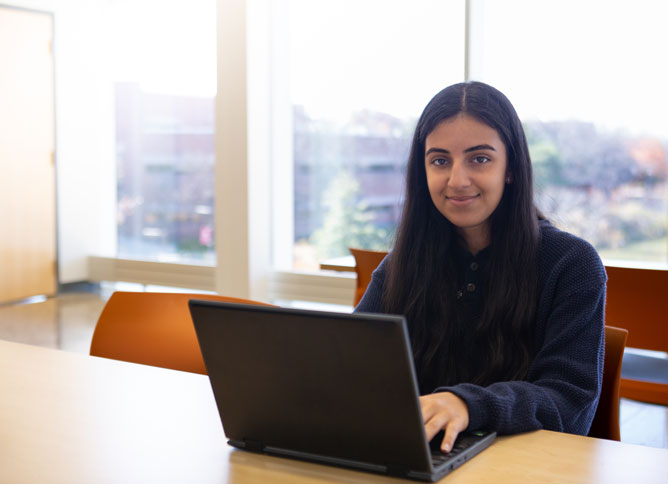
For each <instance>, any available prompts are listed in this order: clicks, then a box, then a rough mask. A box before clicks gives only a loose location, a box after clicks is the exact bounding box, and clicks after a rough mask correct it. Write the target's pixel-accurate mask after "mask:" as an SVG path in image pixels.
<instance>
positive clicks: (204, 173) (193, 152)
mask: <svg viewBox="0 0 668 484" xmlns="http://www.w3.org/2000/svg"><path fill="white" fill-rule="evenodd" d="M109 8H110V18H111V22H113V25H114V28H113V31H115V32H120V33H122V34H121V35H118V36H115V38H116V39H117V41H116V42H115V43H114V44H113V46H112V52H113V54H114V55H113V59H112V62H111V77H112V78H113V80H114V99H115V107H116V160H117V226H118V231H117V234H118V244H117V245H118V256H119V257H123V258H130V259H141V260H156V261H164V262H191V263H192V262H194V263H203V264H210V265H213V264H215V250H214V248H215V234H214V222H213V207H214V186H213V171H214V164H215V155H214V129H215V126H214V112H215V111H214V109H215V90H216V73H215V66H216V54H215V42H216V41H215V39H216V34H215V32H216V30H215V29H216V25H215V8H216V4H215V1H214V0H197V1H195V2H182V1H176V2H157V1H153V0H141V1H139V2H136V1H126V0H116V1H114V2H111V3H110V7H109Z"/></svg>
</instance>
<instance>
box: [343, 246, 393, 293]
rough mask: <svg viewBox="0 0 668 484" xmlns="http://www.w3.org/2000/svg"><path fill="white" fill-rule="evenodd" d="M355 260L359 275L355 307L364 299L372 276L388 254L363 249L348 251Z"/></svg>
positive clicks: (356, 271)
mask: <svg viewBox="0 0 668 484" xmlns="http://www.w3.org/2000/svg"><path fill="white" fill-rule="evenodd" d="M348 250H350V253H351V254H352V255H353V257H354V258H355V273H356V274H357V286H356V288H355V300H354V304H353V305H354V306H357V304H358V303H359V302H360V300H361V299H362V296H364V293H365V292H366V288H367V286H368V285H369V283H370V282H371V274H372V273H373V271H374V270H375V269H376V267H378V265H379V264H380V262H381V261H382V260H383V258H385V256H386V255H387V252H381V251H375V250H363V249H352V248H351V249H348Z"/></svg>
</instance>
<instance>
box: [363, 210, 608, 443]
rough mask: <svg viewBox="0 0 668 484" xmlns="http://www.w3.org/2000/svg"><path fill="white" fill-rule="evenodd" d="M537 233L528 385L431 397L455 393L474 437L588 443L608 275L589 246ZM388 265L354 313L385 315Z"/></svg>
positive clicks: (468, 388)
mask: <svg viewBox="0 0 668 484" xmlns="http://www.w3.org/2000/svg"><path fill="white" fill-rule="evenodd" d="M540 230H541V243H540V247H539V254H538V269H539V301H538V307H537V311H536V319H535V330H536V335H537V338H538V341H539V342H542V344H541V345H540V347H539V348H538V351H537V353H536V356H535V358H534V360H533V362H532V363H531V366H530V368H529V372H528V375H527V377H526V379H525V380H523V381H500V382H497V383H493V384H491V385H489V386H486V387H482V386H478V385H473V384H469V383H462V384H458V385H454V386H449V387H437V388H436V389H435V390H434V392H443V391H448V392H452V393H454V394H456V395H458V396H459V397H460V398H461V399H463V400H464V401H465V402H466V404H467V406H468V411H469V426H468V429H469V430H478V429H486V430H494V431H497V432H498V433H499V434H512V433H517V432H524V431H528V430H534V429H548V430H556V431H560V432H569V433H574V434H581V435H586V434H587V433H588V432H589V427H590V426H591V422H592V420H593V418H594V413H595V411H596V406H597V404H598V397H599V395H600V391H601V381H602V378H603V350H604V341H603V338H604V331H603V325H604V307H605V284H606V280H607V277H606V273H605V269H604V267H603V264H602V263H601V259H600V258H599V256H598V254H597V253H596V251H595V250H594V248H593V247H592V246H591V245H590V244H589V243H587V242H586V241H584V240H582V239H580V238H578V237H575V236H574V235H571V234H568V233H566V232H562V231H560V230H558V229H556V228H555V227H553V226H552V225H551V224H550V223H549V222H547V221H541V223H540ZM483 252H484V251H482V252H481V253H480V254H478V258H476V257H473V256H471V255H470V254H469V257H470V260H468V261H467V264H468V268H469V269H467V270H466V274H465V276H464V277H465V281H466V284H465V286H464V297H467V295H466V293H467V292H471V293H476V290H475V287H476V284H475V282H476V280H475V277H476V274H478V273H479V271H478V265H480V264H484V256H482V257H480V256H481V254H483ZM391 256H392V255H391V254H390V255H389V256H388V257H391ZM388 257H386V258H385V260H383V262H381V264H380V266H379V267H378V268H377V269H376V271H375V272H374V273H373V277H372V280H371V283H370V284H369V287H368V288H367V291H366V293H365V295H364V297H363V298H362V300H361V301H360V303H359V305H358V306H357V307H356V308H355V311H356V312H381V311H382V307H381V299H382V294H383V285H384V282H385V267H386V263H387V259H388ZM471 268H473V270H471ZM469 297H475V294H471V295H469ZM480 303H481V304H484V302H483V301H481V302H480ZM473 357H474V355H472V358H473ZM461 364H462V365H467V364H469V365H472V364H474V363H473V362H472V361H471V362H467V361H462V363H461Z"/></svg>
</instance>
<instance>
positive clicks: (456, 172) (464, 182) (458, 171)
mask: <svg viewBox="0 0 668 484" xmlns="http://www.w3.org/2000/svg"><path fill="white" fill-rule="evenodd" d="M469 183H470V181H469V176H468V173H467V171H466V167H465V166H464V164H463V163H460V162H458V161H455V162H454V163H453V164H452V169H451V170H450V178H449V179H448V185H449V186H451V187H453V188H460V187H466V186H468V185H469Z"/></svg>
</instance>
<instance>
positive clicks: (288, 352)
mask: <svg viewBox="0 0 668 484" xmlns="http://www.w3.org/2000/svg"><path fill="white" fill-rule="evenodd" d="M189 305H190V312H191V315H192V319H193V322H194V325H195V330H196V332H197V338H198V340H199V345H200V348H201V350H202V356H203V357H204V363H205V364H206V369H207V372H208V374H209V379H210V381H211V386H212V388H213V393H214V397H215V399H216V404H217V406H218V411H219V413H220V417H221V420H222V424H223V429H224V431H225V435H226V436H227V438H228V439H229V440H228V443H229V444H230V445H233V446H235V447H239V448H242V449H246V450H249V451H255V452H263V453H267V454H274V455H280V456H285V457H292V458H298V459H305V460H310V461H316V462H320V463H325V464H330V465H337V466H344V467H351V468H355V469H361V470H366V471H372V472H379V473H385V474H390V475H395V476H400V477H407V478H411V479H418V480H425V481H435V480H438V479H440V478H441V477H443V476H444V475H446V474H447V473H448V472H450V471H451V470H453V469H455V468H456V467H459V466H460V465H461V464H463V463H464V462H466V461H467V460H469V459H471V458H472V457H473V456H474V455H476V454H478V453H479V452H480V451H482V450H483V449H485V448H486V447H487V446H489V445H490V444H491V443H492V441H493V440H494V438H495V437H496V434H495V433H493V432H473V433H464V434H461V435H460V437H459V438H458V439H457V442H456V443H455V448H454V449H453V451H452V452H450V453H449V454H445V455H444V454H442V453H441V452H440V451H439V450H437V449H438V448H437V447H435V450H434V451H432V450H431V449H430V445H429V442H427V439H426V435H425V432H424V426H423V422H422V414H421V411H420V404H419V400H418V386H417V382H416V376H415V370H414V367H413V357H412V354H411V349H410V344H409V340H408V332H407V330H406V323H405V320H404V318H403V317H401V316H388V315H381V314H360V313H354V314H343V313H329V312H320V311H310V310H300V309H287V308H278V307H270V306H251V305H242V304H231V303H221V302H213V301H198V300H191V301H190V303H189ZM437 439H439V436H437V437H436V439H434V440H437ZM435 443H436V444H440V440H438V442H435Z"/></svg>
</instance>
